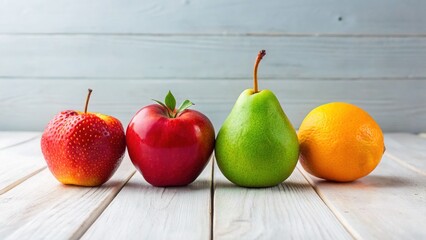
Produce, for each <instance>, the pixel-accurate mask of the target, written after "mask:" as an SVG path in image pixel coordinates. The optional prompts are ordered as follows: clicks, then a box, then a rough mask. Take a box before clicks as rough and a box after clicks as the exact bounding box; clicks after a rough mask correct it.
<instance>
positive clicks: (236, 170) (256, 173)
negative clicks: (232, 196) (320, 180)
mask: <svg viewBox="0 0 426 240" xmlns="http://www.w3.org/2000/svg"><path fill="white" fill-rule="evenodd" d="M264 55H265V50H262V51H260V52H259V55H258V57H257V59H256V63H255V67H254V78H253V79H254V88H253V89H246V90H245V91H244V92H242V93H241V95H240V96H239V98H238V100H237V102H236V103H235V105H234V107H233V108H232V110H231V113H230V114H229V116H228V117H227V118H226V120H225V122H224V123H223V125H222V128H221V129H220V131H219V133H218V135H217V139H216V148H215V156H216V161H217V164H218V166H219V169H220V170H221V171H222V173H223V175H225V177H226V178H227V179H228V180H229V181H231V182H233V183H234V184H236V185H239V186H243V187H271V186H275V185H277V184H279V183H281V182H283V181H284V180H285V179H287V178H288V177H289V176H290V175H291V173H292V172H293V170H294V168H295V167H296V164H297V160H298V157H299V142H298V139H297V135H296V131H295V130H294V128H293V126H292V124H291V123H290V121H289V120H288V118H287V116H286V115H285V113H284V111H283V109H282V108H281V105H280V102H279V101H278V99H277V97H276V96H275V95H274V93H273V92H271V91H269V90H261V91H259V90H258V89H257V67H258V65H259V62H260V60H261V59H262V58H263V56H264Z"/></svg>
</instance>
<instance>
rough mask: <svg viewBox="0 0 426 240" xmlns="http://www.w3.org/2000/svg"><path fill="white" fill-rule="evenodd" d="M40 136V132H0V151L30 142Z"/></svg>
mask: <svg viewBox="0 0 426 240" xmlns="http://www.w3.org/2000/svg"><path fill="white" fill-rule="evenodd" d="M40 134H41V133H40V132H16V131H8V132H7V131H3V132H2V131H0V150H2V149H4V148H8V147H11V146H15V145H19V144H21V143H23V142H26V141H29V140H32V139H33V138H36V137H37V136H39V135H40Z"/></svg>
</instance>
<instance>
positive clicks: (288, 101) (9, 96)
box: [0, 77, 426, 132]
mask: <svg viewBox="0 0 426 240" xmlns="http://www.w3.org/2000/svg"><path fill="white" fill-rule="evenodd" d="M251 84H252V82H251V79H250V78H248V77H247V78H246V79H230V80H226V79H203V80H186V79H172V80H170V79H146V80H143V79H127V80H125V79H121V80H115V79H3V80H0V96H2V98H3V99H4V100H3V101H0V109H1V110H2V111H1V112H2V114H3V116H4V117H2V118H0V129H3V130H4V129H15V130H16V129H18V130H38V131H42V130H43V129H44V128H45V126H46V125H47V123H48V122H49V120H50V119H51V118H52V117H53V116H54V115H55V114H57V113H59V112H60V111H63V110H66V109H77V110H83V108H84V106H83V105H84V100H85V97H86V91H87V88H89V87H91V88H93V89H94V92H93V96H92V98H91V101H90V106H89V111H93V112H101V113H104V114H109V115H112V116H115V117H117V118H119V119H120V120H121V121H122V123H123V125H124V127H126V126H127V123H128V122H129V121H130V119H131V117H132V116H133V115H134V114H135V113H136V112H137V111H138V110H139V109H140V108H141V107H142V106H144V105H147V104H151V103H153V101H152V100H151V99H160V100H162V99H164V96H165V95H166V93H167V91H168V90H169V89H170V90H172V92H173V93H174V95H175V96H176V98H177V99H178V101H179V102H182V101H183V100H184V99H186V98H188V99H190V100H191V101H193V102H194V103H195V104H196V105H195V106H194V107H193V109H196V110H199V111H201V112H203V113H204V114H206V115H207V116H208V117H209V118H210V119H211V120H212V122H213V123H214V125H215V129H216V132H217V131H218V130H219V128H220V126H221V125H222V122H223V121H224V120H225V118H226V116H227V115H228V114H229V112H230V111H231V109H232V107H233V105H234V103H235V101H236V99H237V98H238V96H239V95H240V93H241V92H242V91H243V90H244V89H246V88H251V87H252V86H251ZM259 87H260V89H265V88H268V89H271V90H272V91H274V92H275V94H276V95H277V97H278V99H279V100H280V102H281V104H282V107H283V108H284V111H285V112H286V114H287V115H288V117H289V118H290V120H291V121H292V123H293V125H294V126H295V127H298V126H299V124H300V123H301V121H302V120H303V118H304V117H305V116H306V114H307V113H308V112H309V111H310V110H311V109H313V108H314V107H316V106H319V105H321V104H324V103H327V102H332V101H345V102H350V103H353V104H356V105H358V106H360V107H362V108H364V109H365V110H366V111H368V112H369V113H370V114H371V115H372V116H373V117H374V118H375V119H376V120H377V122H378V123H379V124H380V126H381V127H382V129H383V130H384V131H386V132H388V131H406V132H417V131H421V130H422V129H426V111H424V109H426V95H425V94H424V93H425V92H426V78H425V79H424V80H407V79H397V80H368V79H367V80H355V79H352V80H326V79H324V80H316V79H312V80H307V79H304V80H291V79H281V80H270V79H266V78H263V77H262V78H260V83H259ZM9 89H13V91H10V90H9ZM17 109H19V111H17ZM28 116H37V117H34V118H32V120H31V121H28V119H27V117H28ZM401 116H404V118H403V124H402V119H401Z"/></svg>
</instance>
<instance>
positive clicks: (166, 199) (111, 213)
mask: <svg viewBox="0 0 426 240" xmlns="http://www.w3.org/2000/svg"><path fill="white" fill-rule="evenodd" d="M210 192H211V164H208V165H207V167H206V169H204V171H203V172H202V174H201V175H200V176H199V177H198V179H197V180H195V182H194V183H192V184H190V185H189V186H187V187H178V188H176V187H174V188H157V187H153V186H151V185H150V184H148V183H147V182H146V181H145V180H144V179H143V177H142V175H141V174H140V173H136V174H135V175H134V176H133V177H132V179H130V181H129V182H128V183H127V184H126V185H125V186H124V188H123V189H122V191H121V192H120V193H119V194H118V195H117V197H116V198H115V199H114V201H113V202H112V203H111V205H110V206H108V208H107V209H106V210H105V211H104V212H103V213H102V215H101V216H100V217H99V218H98V220H97V221H96V222H95V223H94V224H93V225H92V227H91V228H90V229H89V230H88V231H87V232H86V234H85V235H84V236H83V239H105V238H109V239H210V229H211V224H210V219H211V217H210V212H211V196H210Z"/></svg>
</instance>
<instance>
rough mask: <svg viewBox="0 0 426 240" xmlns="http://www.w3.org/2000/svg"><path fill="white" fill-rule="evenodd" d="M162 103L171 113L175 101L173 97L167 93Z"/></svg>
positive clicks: (170, 93)
mask: <svg viewBox="0 0 426 240" xmlns="http://www.w3.org/2000/svg"><path fill="white" fill-rule="evenodd" d="M164 102H165V103H166V106H167V107H168V108H169V109H170V110H171V111H172V112H173V111H174V110H175V107H176V99H175V97H174V96H173V94H172V92H170V90H169V93H167V96H166V99H164Z"/></svg>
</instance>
